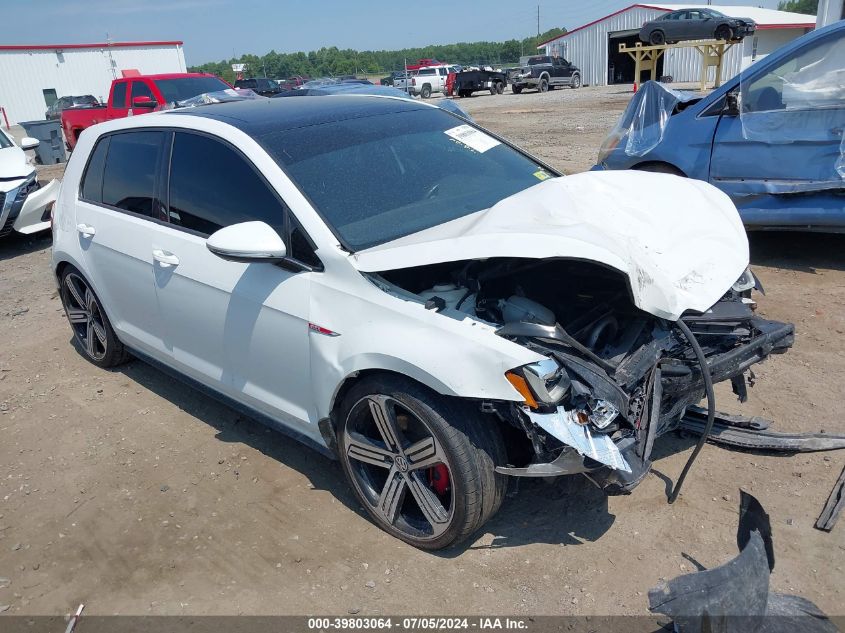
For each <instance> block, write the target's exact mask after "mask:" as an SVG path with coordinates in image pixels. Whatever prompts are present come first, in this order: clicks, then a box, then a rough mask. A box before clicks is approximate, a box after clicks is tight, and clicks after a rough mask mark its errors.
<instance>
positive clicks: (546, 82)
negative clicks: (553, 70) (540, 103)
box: [537, 77, 549, 92]
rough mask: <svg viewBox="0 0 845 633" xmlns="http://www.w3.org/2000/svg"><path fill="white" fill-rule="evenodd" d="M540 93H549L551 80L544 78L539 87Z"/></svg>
mask: <svg viewBox="0 0 845 633" xmlns="http://www.w3.org/2000/svg"><path fill="white" fill-rule="evenodd" d="M537 89H538V90H539V91H540V92H548V91H549V80H548V79H546V78H545V77H543V78H542V79H541V80H540V85H539V86H538V87H537Z"/></svg>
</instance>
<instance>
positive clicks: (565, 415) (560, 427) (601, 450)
mask: <svg viewBox="0 0 845 633" xmlns="http://www.w3.org/2000/svg"><path fill="white" fill-rule="evenodd" d="M526 414H527V415H528V418H529V419H530V420H531V421H532V422H533V423H534V424H536V425H537V426H539V427H540V428H541V429H543V430H544V431H546V433H549V434H550V435H552V436H554V437H556V438H557V439H559V440H560V441H561V442H563V443H564V444H566V445H567V446H571V447H572V448H574V449H575V450H576V451H578V453H579V454H581V455H584V456H586V457H589V458H591V459H594V460H596V461H597V462H599V463H601V464H604V465H605V466H610V467H611V468H613V469H615V470H623V471H625V472H626V473H630V472H631V467H630V466H629V465H628V462H627V461H625V458H624V457H623V456H622V452H621V451H620V450H619V448H618V447H617V446H616V444H614V442H613V440H612V439H610V436H609V435H604V434H601V433H593V432H592V431H591V430H590V428H589V426H588V425H586V424H579V423H578V418H577V415H576V412H575V411H567V410H566V409H564V408H563V407H558V408H557V411H555V412H554V413H534V412H533V411H526Z"/></svg>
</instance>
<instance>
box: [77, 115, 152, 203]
mask: <svg viewBox="0 0 845 633" xmlns="http://www.w3.org/2000/svg"><path fill="white" fill-rule="evenodd" d="M164 140H165V133H164V132H159V131H147V130H144V131H137V132H122V133H120V134H113V135H111V137H110V141H109V146H108V153H107V155H106V165H105V169H104V170H103V197H102V201H103V204H107V205H109V206H112V207H116V208H118V209H123V210H125V211H131V212H132V213H138V214H140V215H145V216H149V217H152V215H153V208H154V205H155V202H156V200H157V187H158V174H159V173H160V172H161V165H162V163H161V161H162V158H163V154H164ZM92 160H93V158H92Z"/></svg>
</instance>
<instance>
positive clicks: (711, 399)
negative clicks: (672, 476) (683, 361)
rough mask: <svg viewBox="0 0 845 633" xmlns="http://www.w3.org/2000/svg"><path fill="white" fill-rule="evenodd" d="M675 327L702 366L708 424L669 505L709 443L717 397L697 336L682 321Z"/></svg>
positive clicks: (673, 501) (676, 485) (673, 490)
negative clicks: (705, 444)
mask: <svg viewBox="0 0 845 633" xmlns="http://www.w3.org/2000/svg"><path fill="white" fill-rule="evenodd" d="M675 325H677V326H678V329H679V330H680V331H681V332H682V333H683V335H684V337H685V338H686V339H687V340H688V341H689V344H690V345H691V346H692V351H693V352H695V357H696V359H697V360H698V364H699V365H700V366H701V375H702V376H703V378H704V392H705V393H706V394H707V423H706V424H705V425H704V431H703V432H702V433H701V437H700V438H699V439H698V443H697V444H696V445H695V448H694V449H693V451H692V455H690V456H689V459H688V460H687V463H686V465H684V469H683V470H682V471H681V476H680V477H678V482H677V483H676V484H675V487H674V488H673V489H672V492H671V493H670V494H669V503H675V499H677V498H678V495H679V494H680V492H681V486H683V485H684V479H686V478H687V474H688V473H689V471H690V468H692V464H693V462H694V461H695V458H696V457H698V454H699V453H700V452H701V449H702V447H703V446H704V443H705V442H706V441H707V437H708V436H709V435H710V431H711V429H712V428H713V421H714V420H715V418H716V395H715V394H714V393H713V376H711V375H710V367H709V366H708V365H707V359H706V358H705V357H704V351H703V350H702V349H701V345H699V344H698V340H697V339H696V338H695V335H694V334H693V333H692V331H691V330H690V329H689V328H688V327H687V324H686V323H684V322H683V320H682V319H678V321H677V323H675Z"/></svg>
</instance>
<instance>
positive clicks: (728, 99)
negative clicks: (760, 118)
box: [724, 90, 742, 116]
mask: <svg viewBox="0 0 845 633" xmlns="http://www.w3.org/2000/svg"><path fill="white" fill-rule="evenodd" d="M741 108H742V98H741V97H740V95H739V91H738V90H734V91H731V92H729V93H728V94H726V95H725V110H724V114H726V115H728V116H739V114H740V111H741Z"/></svg>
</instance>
